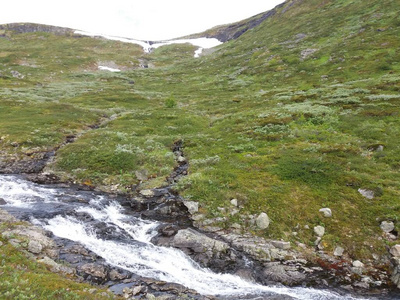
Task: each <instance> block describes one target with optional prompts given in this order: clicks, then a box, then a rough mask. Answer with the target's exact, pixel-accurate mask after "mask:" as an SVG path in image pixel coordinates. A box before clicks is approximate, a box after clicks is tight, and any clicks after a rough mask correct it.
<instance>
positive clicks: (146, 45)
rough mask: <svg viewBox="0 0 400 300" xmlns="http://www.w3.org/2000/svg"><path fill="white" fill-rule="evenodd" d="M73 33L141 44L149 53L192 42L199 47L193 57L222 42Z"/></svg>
mask: <svg viewBox="0 0 400 300" xmlns="http://www.w3.org/2000/svg"><path fill="white" fill-rule="evenodd" d="M74 33H75V34H79V35H84V36H90V37H102V38H105V39H107V40H112V41H119V42H123V43H131V44H137V45H139V46H141V47H142V48H143V50H144V52H146V53H150V52H151V51H153V50H154V49H157V48H159V47H161V46H166V45H172V44H186V43H189V44H192V45H193V46H197V47H199V49H197V50H196V51H195V54H194V57H199V56H200V54H201V53H202V52H203V49H209V48H213V47H216V46H219V45H221V44H222V42H220V41H219V40H218V39H215V38H205V37H203V38H197V39H180V40H169V41H160V42H155V43H152V42H145V41H140V40H135V39H129V38H123V37H116V36H111V35H104V34H98V33H90V32H86V31H81V30H76V31H75V32H74ZM114 72H117V71H114Z"/></svg>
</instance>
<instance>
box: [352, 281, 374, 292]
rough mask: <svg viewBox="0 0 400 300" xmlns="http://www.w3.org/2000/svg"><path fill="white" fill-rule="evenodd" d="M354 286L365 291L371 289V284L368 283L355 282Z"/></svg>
mask: <svg viewBox="0 0 400 300" xmlns="http://www.w3.org/2000/svg"><path fill="white" fill-rule="evenodd" d="M353 286H354V287H356V288H360V289H364V290H368V289H369V288H370V286H369V283H368V282H363V281H360V282H355V283H353Z"/></svg>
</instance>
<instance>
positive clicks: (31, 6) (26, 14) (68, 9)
mask: <svg viewBox="0 0 400 300" xmlns="http://www.w3.org/2000/svg"><path fill="white" fill-rule="evenodd" d="M282 2H284V1H283V0H247V1H232V0H202V1H189V0H147V1H146V0H105V1H103V0H97V1H93V0H59V1H57V0H9V1H4V3H2V4H1V9H0V24H5V23H13V22H33V23H42V24H48V25H57V26H64V27H70V28H73V29H80V30H85V31H90V32H95V33H102V34H108V35H116V36H122V37H130V38H136V39H141V40H163V39H170V38H176V37H180V36H184V35H188V34H191V33H197V32H202V31H204V30H206V29H209V28H211V27H213V26H216V25H222V24H227V23H232V22H236V21H240V20H243V19H245V18H248V17H251V16H253V15H256V14H258V13H261V12H264V11H267V10H270V9H272V8H273V7H275V6H276V5H278V4H279V3H282Z"/></svg>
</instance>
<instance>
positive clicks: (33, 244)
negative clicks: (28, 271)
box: [28, 240, 43, 254]
mask: <svg viewBox="0 0 400 300" xmlns="http://www.w3.org/2000/svg"><path fill="white" fill-rule="evenodd" d="M42 249H43V246H42V245H41V244H40V243H39V242H38V241H35V240H30V241H29V244H28V251H29V252H31V253H33V254H39V253H40V252H42Z"/></svg>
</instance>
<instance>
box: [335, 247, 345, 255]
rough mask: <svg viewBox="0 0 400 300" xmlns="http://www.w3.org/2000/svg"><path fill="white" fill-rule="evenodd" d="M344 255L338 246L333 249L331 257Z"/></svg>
mask: <svg viewBox="0 0 400 300" xmlns="http://www.w3.org/2000/svg"><path fill="white" fill-rule="evenodd" d="M343 253H344V249H343V248H342V247H340V246H338V247H336V248H335V251H334V252H333V255H335V256H342V255H343Z"/></svg>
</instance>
